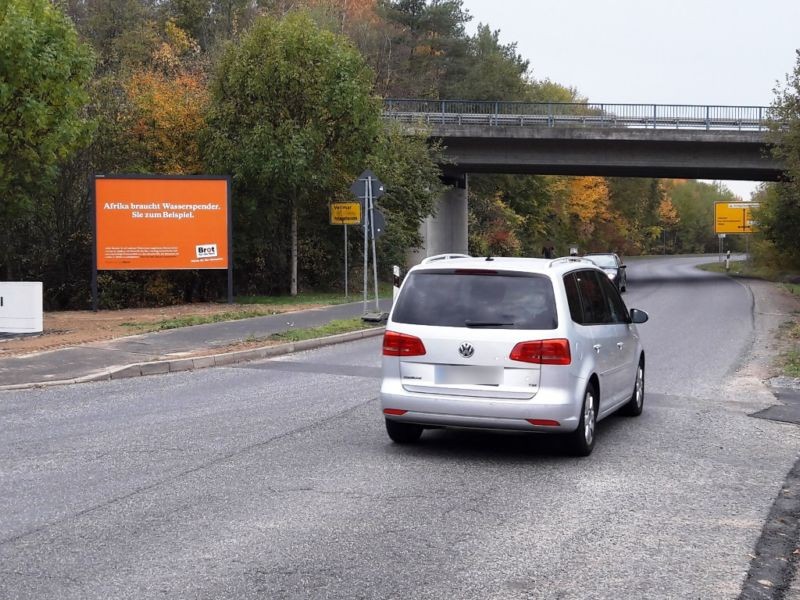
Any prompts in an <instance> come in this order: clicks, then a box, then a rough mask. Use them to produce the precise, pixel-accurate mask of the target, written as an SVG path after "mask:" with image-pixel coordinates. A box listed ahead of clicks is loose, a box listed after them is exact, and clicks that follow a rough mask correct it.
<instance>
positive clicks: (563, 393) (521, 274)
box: [380, 257, 648, 456]
mask: <svg viewBox="0 0 800 600" xmlns="http://www.w3.org/2000/svg"><path fill="white" fill-rule="evenodd" d="M647 319H648V316H647V313H645V312H644V311H641V310H637V309H631V310H630V311H629V310H628V309H627V308H626V306H625V303H624V301H623V300H622V297H621V296H620V294H619V291H618V290H617V288H616V287H615V286H614V284H612V283H611V281H609V278H608V277H607V276H606V275H605V273H604V272H603V271H602V270H601V269H599V268H598V267H597V266H596V265H595V264H593V263H592V262H591V261H589V260H585V259H581V258H572V257H568V258H558V259H555V260H549V259H538V258H499V257H495V258H493V257H488V258H470V257H454V258H447V259H444V260H439V261H432V262H428V263H426V264H421V265H418V266H416V267H414V268H412V269H411V270H410V271H409V272H408V274H407V276H406V278H405V280H404V281H403V284H402V286H401V289H400V292H399V295H398V297H397V301H396V302H395V304H394V307H393V308H392V311H391V313H390V315H389V319H388V321H387V324H386V332H385V334H384V339H383V381H382V384H381V393H380V397H381V408H382V410H383V415H384V417H385V419H386V429H387V432H388V434H389V437H390V438H391V439H392V440H393V441H395V442H398V443H408V442H414V441H416V440H418V439H419V437H420V436H421V434H422V432H423V430H424V429H426V428H438V427H475V428H481V429H498V430H522V431H530V432H548V433H562V434H565V435H566V436H567V439H568V443H569V446H570V449H571V451H572V452H573V453H574V454H576V455H579V456H586V455H588V454H590V453H591V451H592V448H593V447H594V442H595V426H596V423H597V421H599V420H600V419H602V418H604V417H606V416H608V415H610V414H612V413H613V412H615V411H617V410H619V409H623V410H624V411H625V412H626V413H628V414H630V415H639V414H641V412H642V408H643V405H644V372H645V354H644V350H643V348H642V345H641V342H640V340H639V335H638V333H637V330H636V324H637V323H644V322H645V321H647Z"/></svg>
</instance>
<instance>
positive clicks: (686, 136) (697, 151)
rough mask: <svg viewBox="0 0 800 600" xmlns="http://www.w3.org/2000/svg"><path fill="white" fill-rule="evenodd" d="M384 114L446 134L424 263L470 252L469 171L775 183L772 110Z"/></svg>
mask: <svg viewBox="0 0 800 600" xmlns="http://www.w3.org/2000/svg"><path fill="white" fill-rule="evenodd" d="M383 116H384V118H385V119H391V120H395V121H399V122H401V123H404V124H405V126H407V127H408V128H409V130H412V131H414V130H418V131H424V132H426V133H427V134H428V135H429V136H430V137H432V138H438V139H441V140H442V143H443V145H444V146H445V157H446V158H447V164H445V165H442V167H443V171H444V173H445V176H446V179H447V180H448V182H450V183H451V184H452V188H451V189H450V190H449V191H448V192H447V193H445V195H444V197H443V198H442V199H441V201H440V203H439V206H438V207H437V216H436V217H432V218H429V219H428V220H426V222H425V223H424V224H423V232H422V233H423V238H424V239H425V246H426V247H425V248H423V249H422V250H421V252H420V253H419V255H418V256H416V257H415V258H416V259H420V258H422V257H424V256H425V255H431V254H439V253H442V252H466V250H467V185H468V175H469V173H513V174H537V175H598V176H618V177H660V178H685V179H741V180H754V181H776V180H778V179H779V178H780V177H781V175H782V172H783V169H782V167H781V165H780V164H779V163H778V162H777V161H775V159H774V158H772V157H771V156H770V154H769V152H768V146H767V142H766V133H767V131H768V129H769V117H770V108H769V107H763V106H711V105H708V106H690V105H663V104H587V103H580V104H577V103H524V102H471V101H452V100H411V99H387V100H385V101H384V111H383Z"/></svg>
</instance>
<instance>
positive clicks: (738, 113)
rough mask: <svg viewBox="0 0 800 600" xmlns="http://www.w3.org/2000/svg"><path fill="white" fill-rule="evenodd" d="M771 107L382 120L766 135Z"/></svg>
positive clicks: (426, 103)
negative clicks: (687, 130) (688, 130)
mask: <svg viewBox="0 0 800 600" xmlns="http://www.w3.org/2000/svg"><path fill="white" fill-rule="evenodd" d="M771 110H772V109H771V107H768V106H711V105H708V106H701V105H688V104H683V105H682V104H605V103H601V104H593V103H571V102H486V101H467V100H419V99H397V98H390V99H385V100H384V106H383V115H384V117H385V118H389V119H395V120H397V121H401V122H406V123H419V122H424V123H427V124H438V125H489V126H502V125H504V126H520V127H527V126H543V127H612V128H613V127H620V128H647V129H693V130H735V131H766V130H767V129H768V128H769V125H768V122H769V118H770V116H771Z"/></svg>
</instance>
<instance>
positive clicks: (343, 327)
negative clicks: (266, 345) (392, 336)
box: [266, 317, 381, 342]
mask: <svg viewBox="0 0 800 600" xmlns="http://www.w3.org/2000/svg"><path fill="white" fill-rule="evenodd" d="M375 327H381V325H379V324H376V323H367V322H364V321H362V320H361V317H355V318H352V319H337V320H334V321H331V322H330V323H328V324H327V325H321V326H320V327H308V328H305V329H291V330H289V331H286V332H283V333H274V334H272V335H271V336H269V337H267V338H266V339H268V340H269V341H273V342H300V341H302V340H310V339H313V338H319V337H326V336H329V335H336V334H337V333H349V332H351V331H360V330H362V329H374V328H375Z"/></svg>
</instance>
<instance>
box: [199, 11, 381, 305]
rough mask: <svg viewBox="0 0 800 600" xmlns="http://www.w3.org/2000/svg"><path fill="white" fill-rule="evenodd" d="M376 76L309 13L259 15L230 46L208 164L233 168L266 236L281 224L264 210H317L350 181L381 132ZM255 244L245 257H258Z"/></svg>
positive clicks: (240, 207)
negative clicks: (278, 16) (374, 93)
mask: <svg viewBox="0 0 800 600" xmlns="http://www.w3.org/2000/svg"><path fill="white" fill-rule="evenodd" d="M371 82H372V75H371V73H370V72H369V70H368V68H367V67H366V65H365V63H364V61H363V60H362V58H361V56H360V55H359V54H358V53H357V52H356V51H355V49H354V48H353V47H352V46H351V45H350V44H349V43H348V42H347V40H346V39H345V38H343V37H341V36H337V35H335V34H333V33H330V32H327V31H323V30H320V29H319V28H318V27H317V26H316V25H315V24H314V22H313V21H311V19H310V18H309V17H308V16H307V15H303V14H290V15H289V16H287V17H286V18H285V19H283V20H282V21H277V20H275V19H272V18H269V17H264V18H262V19H259V20H258V21H257V22H256V23H255V25H254V26H253V27H252V28H251V29H250V31H249V32H248V33H247V34H246V35H245V36H244V38H243V39H242V41H241V43H240V44H239V45H236V46H230V47H229V49H228V51H227V52H226V53H225V55H224V56H223V57H222V59H221V61H220V64H219V68H218V71H217V74H216V76H215V79H214V82H213V85H212V102H211V107H210V112H209V117H208V126H209V132H210V135H209V139H208V149H209V164H210V165H211V166H212V167H213V168H215V170H217V171H219V172H227V173H232V174H233V176H234V189H235V191H236V198H237V205H236V212H237V213H238V214H239V215H240V217H239V226H240V227H241V228H246V227H252V226H253V225H254V224H257V225H256V227H258V228H261V231H262V234H261V236H263V235H269V233H271V232H272V231H274V226H273V225H272V224H271V223H270V222H269V221H266V222H265V221H264V219H265V217H266V218H269V219H276V220H283V221H284V222H285V221H286V220H287V219H291V220H292V221H293V223H296V222H297V221H296V219H297V218H298V213H297V212H296V211H303V212H305V213H308V214H314V215H316V216H317V217H319V215H324V214H325V211H326V210H327V200H328V199H329V195H330V194H332V193H333V194H336V193H343V192H344V191H345V190H347V189H348V186H349V183H350V181H351V180H352V179H353V178H354V177H355V176H356V175H358V173H359V168H361V167H362V166H363V165H364V161H365V158H366V156H367V153H368V151H369V148H370V146H371V145H372V143H373V141H374V140H375V138H376V136H377V133H378V118H379V111H380V107H379V104H378V103H377V102H376V100H375V99H374V97H373V96H372V95H371V93H370V88H371ZM243 219H246V220H243ZM293 227H294V226H293ZM292 231H294V229H292ZM250 232H251V234H253V235H254V236H255V235H256V234H257V230H252V229H251V230H250ZM290 234H291V232H290ZM261 236H258V237H261ZM291 247H292V251H293V252H294V249H295V245H294V241H293V242H292V245H291ZM250 250H251V252H253V254H251V255H250V256H248V257H244V261H245V265H248V263H253V262H254V261H257V259H258V258H259V257H258V256H257V255H255V251H256V248H251V249H250ZM258 254H260V252H259V253H258ZM262 258H267V257H262ZM267 260H269V259H268V258H267ZM248 266H249V265H248ZM290 270H292V271H293V270H294V269H293V268H292V269H290ZM272 275H275V273H273V274H272ZM287 275H288V274H287ZM291 275H292V277H294V276H295V274H294V273H293V272H292V273H291ZM287 279H288V277H287ZM294 281H295V280H294V279H292V282H294ZM293 285H294V283H293ZM294 289H296V288H294ZM294 289H293V291H294Z"/></svg>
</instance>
